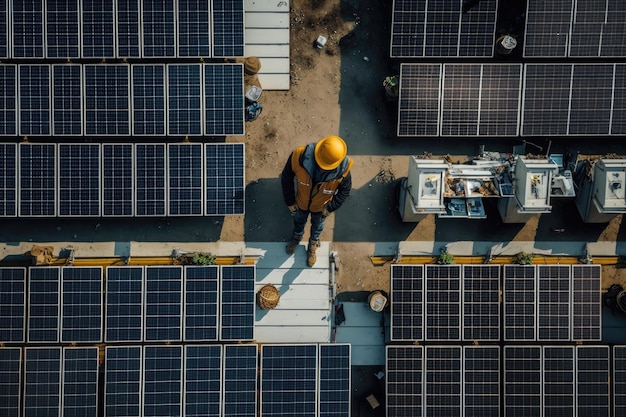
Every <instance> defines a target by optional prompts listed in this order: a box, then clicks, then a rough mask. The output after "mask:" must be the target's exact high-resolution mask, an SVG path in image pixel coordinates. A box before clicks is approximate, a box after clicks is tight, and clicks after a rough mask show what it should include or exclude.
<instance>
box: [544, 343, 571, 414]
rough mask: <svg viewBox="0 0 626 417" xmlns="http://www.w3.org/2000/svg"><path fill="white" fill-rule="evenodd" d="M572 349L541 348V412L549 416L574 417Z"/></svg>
mask: <svg viewBox="0 0 626 417" xmlns="http://www.w3.org/2000/svg"><path fill="white" fill-rule="evenodd" d="M575 369H576V368H575V366H574V347H573V346H544V347H543V384H542V388H543V410H544V415H545V416H547V417H549V416H568V415H569V416H574V415H575V411H574V405H575V388H574V374H575Z"/></svg>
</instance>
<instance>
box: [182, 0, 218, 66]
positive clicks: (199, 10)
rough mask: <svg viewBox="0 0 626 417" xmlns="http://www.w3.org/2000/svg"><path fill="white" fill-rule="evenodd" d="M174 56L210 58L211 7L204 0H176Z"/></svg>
mask: <svg viewBox="0 0 626 417" xmlns="http://www.w3.org/2000/svg"><path fill="white" fill-rule="evenodd" d="M177 17H178V19H177V23H178V25H177V28H178V32H177V33H176V35H177V40H178V42H177V44H176V56H178V57H180V58H183V57H184V58H209V57H210V56H211V49H212V48H211V43H212V40H213V39H212V33H211V5H210V2H208V1H205V0H178V8H177Z"/></svg>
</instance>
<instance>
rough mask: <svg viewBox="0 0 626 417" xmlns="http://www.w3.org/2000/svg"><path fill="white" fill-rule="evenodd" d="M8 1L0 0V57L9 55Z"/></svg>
mask: <svg viewBox="0 0 626 417" xmlns="http://www.w3.org/2000/svg"><path fill="white" fill-rule="evenodd" d="M8 11H9V2H8V1H7V0H1V1H0V58H8V57H9V24H8V22H9V21H8V20H7V19H8V16H9V13H8Z"/></svg>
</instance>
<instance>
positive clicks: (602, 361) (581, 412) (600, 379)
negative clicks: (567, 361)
mask: <svg viewBox="0 0 626 417" xmlns="http://www.w3.org/2000/svg"><path fill="white" fill-rule="evenodd" d="M610 374H611V366H610V361H609V347H608V346H576V415H577V416H578V417H609V416H610V415H611V412H610V403H611V402H610V398H609V396H610V394H609V393H610V389H609V379H610Z"/></svg>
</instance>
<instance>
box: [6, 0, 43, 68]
mask: <svg viewBox="0 0 626 417" xmlns="http://www.w3.org/2000/svg"><path fill="white" fill-rule="evenodd" d="M43 5H44V2H43V1H15V0H14V1H13V2H12V8H11V11H12V17H13V27H12V33H13V43H12V46H13V54H12V55H13V58H43V55H44V54H43V52H44V51H43V45H44V39H43V38H44V35H43V34H44V27H43V25H44V24H43V22H44V19H43V12H44V11H43Z"/></svg>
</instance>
